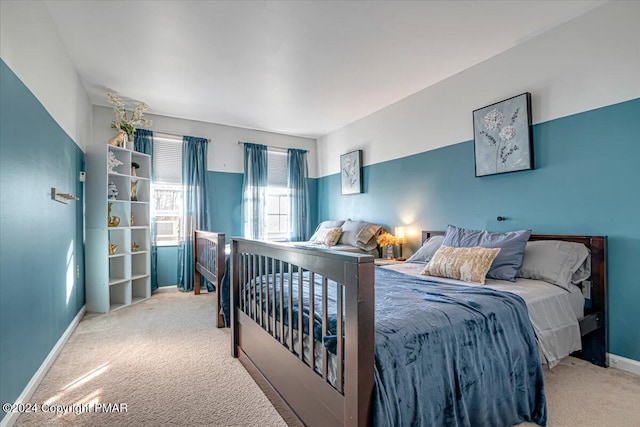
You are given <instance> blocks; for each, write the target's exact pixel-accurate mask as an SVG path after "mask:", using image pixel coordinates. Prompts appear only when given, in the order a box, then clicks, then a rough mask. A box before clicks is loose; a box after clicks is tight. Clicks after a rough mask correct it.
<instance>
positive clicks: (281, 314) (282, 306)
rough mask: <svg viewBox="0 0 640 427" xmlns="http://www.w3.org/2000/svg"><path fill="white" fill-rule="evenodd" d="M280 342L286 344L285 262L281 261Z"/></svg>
mask: <svg viewBox="0 0 640 427" xmlns="http://www.w3.org/2000/svg"><path fill="white" fill-rule="evenodd" d="M280 342H281V343H282V344H284V262H283V261H280Z"/></svg>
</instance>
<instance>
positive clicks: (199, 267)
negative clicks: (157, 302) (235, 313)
mask: <svg viewBox="0 0 640 427" xmlns="http://www.w3.org/2000/svg"><path fill="white" fill-rule="evenodd" d="M224 239H225V235H224V234H223V233H212V232H209V231H201V230H196V231H195V232H194V238H193V245H194V250H193V257H194V262H193V293H194V294H196V295H199V294H200V276H201V275H202V277H204V278H205V279H207V280H208V281H209V282H211V283H212V284H213V285H214V286H215V288H216V291H215V306H216V310H217V311H216V313H217V316H216V317H217V319H216V326H217V327H218V328H224V317H223V316H222V305H221V301H220V294H221V292H220V289H221V288H220V287H221V285H222V278H223V277H224V274H225V262H224Z"/></svg>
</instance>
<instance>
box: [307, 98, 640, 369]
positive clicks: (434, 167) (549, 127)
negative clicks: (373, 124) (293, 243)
mask: <svg viewBox="0 0 640 427" xmlns="http://www.w3.org/2000/svg"><path fill="white" fill-rule="evenodd" d="M533 132H534V150H535V158H536V169H535V170H532V171H525V172H516V173H511V174H505V175H493V176H489V177H483V178H476V177H475V176H474V161H473V142H472V141H467V142H463V143H460V144H456V145H453V146H448V147H445V148H441V149H437V150H433V151H429V152H425V153H421V154H417V155H413V156H409V157H405V158H401V159H397V160H392V161H388V162H384V163H379V164H375V165H371V166H368V167H365V168H364V187H365V193H364V194H359V195H351V196H341V195H340V179H339V175H337V174H336V175H331V176H327V177H323V178H321V179H319V182H318V215H319V219H321V220H326V219H344V218H347V217H351V218H353V219H366V220H369V221H372V222H378V223H381V224H384V225H387V226H390V227H393V226H395V225H400V224H403V223H405V224H410V225H411V224H413V225H416V227H417V228H425V229H432V230H438V229H440V230H442V229H444V228H445V227H446V225H447V224H449V223H451V224H456V225H460V226H463V227H470V228H485V229H490V230H497V231H501V230H507V229H519V228H532V229H533V230H534V232H536V233H554V234H604V235H607V236H609V264H608V266H609V308H610V310H609V352H611V353H614V354H617V355H620V356H623V357H628V358H631V359H635V360H638V361H640V329H639V328H638V327H637V324H638V321H639V318H638V314H637V310H638V308H637V307H638V301H640V275H639V274H638V260H640V167H639V163H638V162H639V161H640V99H635V100H632V101H628V102H624V103H620V104H616V105H611V106H608V107H605V108H600V109H596V110H592V111H588V112H584V113H580V114H576V115H572V116H569V117H564V118H561V119H557V120H553V121H549V122H545V123H541V124H538V125H536V126H534V129H533ZM498 215H502V216H506V217H508V218H510V220H509V221H506V222H504V223H499V222H497V221H496V217H497V216H498ZM418 240H419V239H418V237H415V238H414V239H413V241H411V242H410V245H411V246H412V247H413V248H414V249H415V247H417V246H418V243H419V242H418Z"/></svg>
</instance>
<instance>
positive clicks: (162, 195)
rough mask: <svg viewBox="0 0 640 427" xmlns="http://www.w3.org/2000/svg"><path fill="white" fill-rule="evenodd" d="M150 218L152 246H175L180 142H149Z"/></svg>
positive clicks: (157, 139) (179, 216) (179, 199)
mask: <svg viewBox="0 0 640 427" xmlns="http://www.w3.org/2000/svg"><path fill="white" fill-rule="evenodd" d="M153 174H154V179H153V185H152V195H153V197H152V200H151V203H152V206H151V215H152V216H153V217H154V218H155V221H156V245H158V246H173V245H177V244H178V241H179V238H180V232H181V230H182V226H183V224H182V140H181V139H180V138H178V137H175V138H167V137H154V138H153Z"/></svg>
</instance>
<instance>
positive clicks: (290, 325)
mask: <svg viewBox="0 0 640 427" xmlns="http://www.w3.org/2000/svg"><path fill="white" fill-rule="evenodd" d="M287 267H288V269H289V306H288V307H289V312H288V313H287V315H288V316H289V317H287V320H288V323H289V351H290V352H291V353H293V265H291V264H287Z"/></svg>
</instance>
